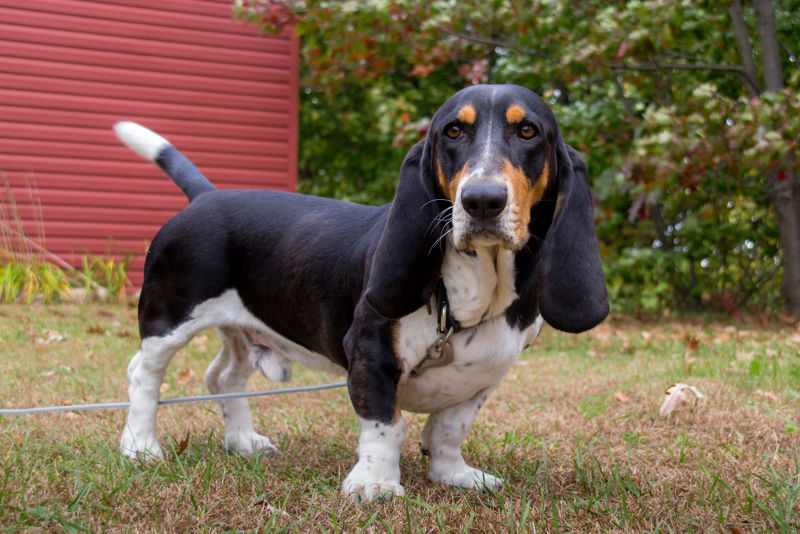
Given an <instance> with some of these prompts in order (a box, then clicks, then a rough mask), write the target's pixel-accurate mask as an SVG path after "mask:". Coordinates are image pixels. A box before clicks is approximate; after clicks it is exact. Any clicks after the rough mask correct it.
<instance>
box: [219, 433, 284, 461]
mask: <svg viewBox="0 0 800 534" xmlns="http://www.w3.org/2000/svg"><path fill="white" fill-rule="evenodd" d="M225 448H226V449H228V450H229V451H231V452H238V453H239V454H243V455H245V456H251V455H253V454H256V453H261V454H264V455H270V456H271V455H274V454H278V449H277V447H275V446H274V445H273V444H272V442H271V441H270V440H269V438H268V437H266V436H262V435H261V434H258V433H256V432H236V433H235V434H226V435H225Z"/></svg>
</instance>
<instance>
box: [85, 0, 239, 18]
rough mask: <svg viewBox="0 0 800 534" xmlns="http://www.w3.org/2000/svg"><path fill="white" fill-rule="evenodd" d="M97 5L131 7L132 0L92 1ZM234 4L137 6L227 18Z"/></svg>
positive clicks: (151, 2) (172, 0) (190, 0)
mask: <svg viewBox="0 0 800 534" xmlns="http://www.w3.org/2000/svg"><path fill="white" fill-rule="evenodd" d="M91 1H92V2H96V3H104V4H114V5H120V6H130V5H131V0H91ZM232 3H233V2H218V1H216V0H169V2H165V1H164V0H136V5H137V6H139V7H146V8H150V9H156V10H159V11H172V12H175V13H193V14H197V15H210V16H212V17H217V18H225V17H229V16H231V14H232V13H233V11H232V9H231V4H232Z"/></svg>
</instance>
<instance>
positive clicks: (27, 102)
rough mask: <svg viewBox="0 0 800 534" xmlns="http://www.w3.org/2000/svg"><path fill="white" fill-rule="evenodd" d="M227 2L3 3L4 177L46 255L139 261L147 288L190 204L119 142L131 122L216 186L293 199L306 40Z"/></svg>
mask: <svg viewBox="0 0 800 534" xmlns="http://www.w3.org/2000/svg"><path fill="white" fill-rule="evenodd" d="M231 3H232V2H231V0H130V1H126V0H104V1H102V2H93V1H87V0H38V1H37V2H20V1H19V0H0V173H2V174H0V181H2V179H3V176H4V178H5V182H6V183H7V184H10V190H11V192H12V193H13V196H14V198H15V200H16V203H17V208H16V210H17V211H18V212H19V214H20V215H21V216H22V218H23V219H24V220H25V223H26V229H27V233H28V234H29V236H30V237H33V238H36V237H37V235H38V234H39V230H40V227H43V228H42V229H43V231H44V236H45V240H44V243H43V244H44V246H45V247H46V248H47V250H49V251H50V252H52V253H54V254H56V255H58V256H60V257H62V258H63V259H65V260H67V261H69V262H71V263H76V264H77V263H79V262H80V259H81V257H82V256H83V255H84V254H87V253H90V254H100V255H109V254H110V255H112V256H114V255H120V254H132V255H133V257H134V263H133V267H132V270H131V272H130V276H131V279H132V281H133V282H134V284H135V285H136V286H138V285H139V284H140V283H141V269H142V266H143V262H144V253H145V250H146V247H147V243H148V242H149V241H150V239H151V238H152V237H153V235H154V234H155V232H156V231H157V230H158V228H159V227H160V226H161V225H162V224H163V223H164V222H165V221H166V220H167V219H168V218H169V217H170V216H172V215H173V214H174V213H176V212H177V211H178V210H180V209H181V208H182V207H184V206H185V205H186V201H185V199H184V197H183V195H182V194H181V193H180V191H179V190H178V189H177V187H176V186H175V185H174V184H172V182H171V181H170V180H169V179H168V178H167V177H166V176H164V175H163V174H162V173H161V171H160V170H159V169H158V168H157V167H155V166H154V165H153V164H151V163H149V162H146V161H144V160H142V159H140V158H139V157H138V156H136V155H135V154H133V153H132V152H131V151H130V150H128V149H127V148H124V147H122V146H121V144H120V143H119V141H117V139H116V137H115V136H114V134H113V132H112V131H111V126H112V125H113V124H114V123H115V122H117V121H118V120H122V119H129V120H134V121H137V122H140V123H141V124H143V125H145V126H147V127H148V128H151V129H153V130H155V131H156V132H158V133H160V134H161V135H163V136H164V137H166V138H167V139H169V140H170V141H171V142H172V143H173V144H174V145H176V146H177V147H178V148H179V149H180V150H181V151H182V152H184V153H185V154H186V155H187V156H188V157H189V158H190V159H192V160H193V161H194V162H195V163H196V164H197V165H198V167H200V169H201V170H202V171H203V172H204V173H205V174H206V176H208V178H209V179H210V180H211V181H212V182H214V183H215V184H216V185H217V186H219V187H220V188H271V189H284V190H294V189H295V187H296V174H297V91H298V72H297V68H298V67H297V65H298V42H297V39H296V38H295V37H293V36H291V35H284V36H280V37H266V36H258V35H257V32H256V31H255V29H254V28H252V27H245V26H242V25H241V24H239V23H235V22H232V21H231V7H230V6H231ZM31 192H33V195H34V200H33V201H31V198H30V196H31ZM1 194H3V195H4V197H5V201H6V202H5V204H6V206H8V204H9V201H8V191H7V190H6V191H4V192H2V193H1ZM37 195H38V199H39V200H40V201H41V214H40V215H36V206H35V204H36V202H35V199H36V196H37ZM8 217H9V215H8V214H7V215H6V221H5V222H6V223H7V222H8ZM38 221H40V222H38ZM0 235H2V229H0ZM37 241H38V238H37Z"/></svg>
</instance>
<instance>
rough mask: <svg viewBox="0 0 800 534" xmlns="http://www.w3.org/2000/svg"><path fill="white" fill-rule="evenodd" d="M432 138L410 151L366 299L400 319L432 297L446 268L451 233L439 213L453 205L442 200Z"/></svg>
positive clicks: (375, 307)
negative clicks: (447, 233)
mask: <svg viewBox="0 0 800 534" xmlns="http://www.w3.org/2000/svg"><path fill="white" fill-rule="evenodd" d="M430 146H431V143H430V140H427V141H420V142H419V143H417V144H416V145H414V147H413V148H411V150H409V152H408V154H407V155H406V158H405V160H404V161H403V167H402V169H401V170H400V179H399V181H398V183H397V190H396V192H395V196H394V201H393V202H392V206H391V208H390V210H389V215H388V219H387V221H386V226H385V227H384V229H383V234H382V235H381V237H380V240H379V241H378V245H377V248H376V249H375V253H374V254H373V256H372V264H371V268H370V273H369V280H368V281H367V290H366V293H365V298H366V299H367V302H368V303H369V304H370V305H371V306H372V307H373V308H374V309H375V310H376V311H377V312H378V313H380V314H381V315H382V316H384V317H386V318H389V319H399V318H400V317H403V316H404V315H408V314H409V313H411V312H413V311H414V310H416V309H418V308H419V307H421V306H423V305H424V304H425V303H426V302H428V299H429V298H430V296H431V294H432V292H433V289H434V287H435V285H436V282H437V280H438V277H439V271H440V270H441V265H442V257H443V252H442V251H443V249H444V244H443V243H441V244H439V243H438V242H437V240H438V239H439V237H440V236H441V235H442V232H443V231H445V230H444V228H443V226H442V225H443V223H441V220H440V219H437V217H438V216H439V215H440V213H441V211H442V210H443V209H445V207H446V206H447V205H448V204H449V202H447V201H446V200H444V199H439V198H437V196H438V195H437V193H436V185H435V184H436V180H435V178H434V176H433V172H432V170H431V168H432V164H431V161H432V158H431V148H430Z"/></svg>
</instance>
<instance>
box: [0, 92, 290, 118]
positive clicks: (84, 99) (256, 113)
mask: <svg viewBox="0 0 800 534" xmlns="http://www.w3.org/2000/svg"><path fill="white" fill-rule="evenodd" d="M0 102H3V105H6V106H30V107H33V106H36V107H41V108H44V109H60V110H67V111H88V112H90V113H114V112H117V113H122V112H124V113H153V114H156V115H158V116H160V117H169V118H185V117H191V116H193V115H200V116H202V117H203V118H204V119H205V120H209V121H220V122H232V123H236V124H264V123H283V124H285V123H287V122H288V120H289V112H288V109H284V110H283V111H261V110H252V111H247V110H240V109H232V108H215V107H211V106H193V105H190V104H185V105H178V104H162V103H160V102H139V101H135V100H124V99H121V98H97V97H95V98H92V97H88V96H76V95H62V94H58V93H50V92H45V91H37V90H29V91H19V90H13V89H2V88H0ZM37 104H38V106H37Z"/></svg>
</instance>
